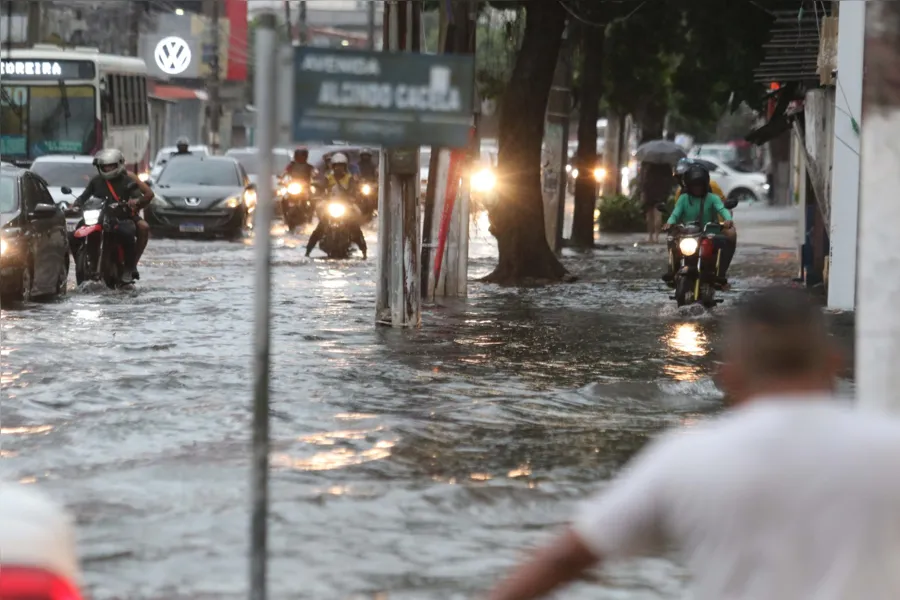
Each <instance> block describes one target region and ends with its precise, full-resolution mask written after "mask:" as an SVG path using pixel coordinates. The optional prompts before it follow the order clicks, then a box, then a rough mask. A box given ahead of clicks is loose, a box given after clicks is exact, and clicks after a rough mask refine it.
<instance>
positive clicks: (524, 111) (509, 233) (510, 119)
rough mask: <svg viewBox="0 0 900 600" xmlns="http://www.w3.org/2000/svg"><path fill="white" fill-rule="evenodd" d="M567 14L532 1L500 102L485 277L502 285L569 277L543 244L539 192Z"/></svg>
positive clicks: (544, 1) (548, 0) (543, 0)
mask: <svg viewBox="0 0 900 600" xmlns="http://www.w3.org/2000/svg"><path fill="white" fill-rule="evenodd" d="M565 23H566V13H565V9H564V8H563V7H562V5H561V4H560V3H559V2H557V1H556V0H530V1H529V2H528V3H527V5H526V13H525V32H524V35H523V36H522V47H521V49H520V50H519V53H518V56H517V57H516V66H515V68H514V69H513V73H512V76H511V77H510V81H509V84H508V85H507V88H506V91H505V93H504V94H503V99H502V101H501V104H500V131H499V136H498V138H499V140H498V141H499V152H498V157H497V162H498V170H499V173H500V177H499V180H500V188H499V196H500V198H499V202H498V203H497V205H496V206H495V207H494V208H493V209H492V210H491V212H490V222H491V228H490V231H491V233H492V234H493V235H494V237H496V238H497V247H498V250H499V258H498V261H497V267H496V268H495V269H494V271H493V272H492V273H491V274H490V275H488V276H487V277H485V279H484V280H485V281H488V282H492V283H499V284H501V285H523V284H526V285H527V284H535V283H548V282H558V281H562V280H566V279H568V278H569V274H568V272H567V271H566V269H565V267H563V266H562V264H561V263H560V262H559V260H558V259H557V258H556V255H555V254H554V253H553V252H552V251H551V250H550V247H549V246H548V244H547V238H546V235H545V231H544V200H543V196H542V194H541V146H542V143H543V136H544V117H545V113H546V110H547V99H548V97H549V95H550V84H551V82H552V81H553V73H554V71H555V69H556V59H557V56H558V54H559V49H560V45H561V42H562V32H563V29H564V28H565Z"/></svg>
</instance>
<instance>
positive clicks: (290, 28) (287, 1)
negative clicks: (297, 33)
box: [284, 0, 294, 42]
mask: <svg viewBox="0 0 900 600" xmlns="http://www.w3.org/2000/svg"><path fill="white" fill-rule="evenodd" d="M284 30H285V31H286V32H287V39H288V41H289V42H293V41H294V25H293V23H291V0H284Z"/></svg>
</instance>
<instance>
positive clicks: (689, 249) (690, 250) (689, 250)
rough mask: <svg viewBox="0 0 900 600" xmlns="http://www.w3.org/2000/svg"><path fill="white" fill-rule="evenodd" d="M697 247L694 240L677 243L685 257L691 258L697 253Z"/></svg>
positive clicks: (687, 239) (685, 239)
mask: <svg viewBox="0 0 900 600" xmlns="http://www.w3.org/2000/svg"><path fill="white" fill-rule="evenodd" d="M697 246H698V244H697V240H696V238H684V239H682V240H681V241H680V242H678V248H679V249H680V250H681V253H682V254H683V255H685V256H692V255H693V254H694V252H696V251H697Z"/></svg>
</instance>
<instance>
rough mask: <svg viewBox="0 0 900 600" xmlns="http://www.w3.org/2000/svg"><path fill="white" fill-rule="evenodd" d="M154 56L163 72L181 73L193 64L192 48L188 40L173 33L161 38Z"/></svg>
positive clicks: (168, 73) (169, 73)
mask: <svg viewBox="0 0 900 600" xmlns="http://www.w3.org/2000/svg"><path fill="white" fill-rule="evenodd" d="M153 57H154V58H155V59H156V66H157V67H159V69H160V70H161V71H162V72H163V73H166V74H167V75H180V74H181V73H184V72H185V71H187V68H188V67H189V66H190V65H191V48H190V46H188V43H187V42H186V41H184V40H183V39H181V38H180V37H177V36H174V35H173V36H169V37H167V38H163V39H161V40H159V43H158V44H156V50H155V51H154V52H153Z"/></svg>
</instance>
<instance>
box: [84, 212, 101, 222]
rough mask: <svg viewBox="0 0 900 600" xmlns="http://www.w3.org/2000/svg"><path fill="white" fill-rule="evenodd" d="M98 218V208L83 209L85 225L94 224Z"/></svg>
mask: <svg viewBox="0 0 900 600" xmlns="http://www.w3.org/2000/svg"><path fill="white" fill-rule="evenodd" d="M99 220H100V210H99V209H95V210H86V211H84V224H85V225H96V224H97V221H99Z"/></svg>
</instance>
